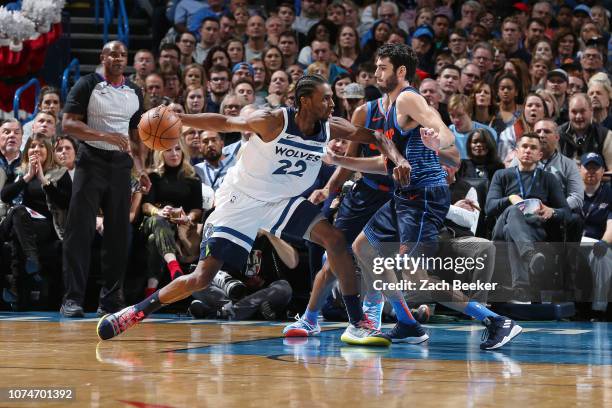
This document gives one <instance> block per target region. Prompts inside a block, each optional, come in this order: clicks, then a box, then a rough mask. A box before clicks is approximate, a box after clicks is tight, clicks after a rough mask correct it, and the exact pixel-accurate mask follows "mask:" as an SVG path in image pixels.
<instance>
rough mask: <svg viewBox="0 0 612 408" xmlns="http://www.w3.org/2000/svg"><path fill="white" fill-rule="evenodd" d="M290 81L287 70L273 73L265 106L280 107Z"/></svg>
mask: <svg viewBox="0 0 612 408" xmlns="http://www.w3.org/2000/svg"><path fill="white" fill-rule="evenodd" d="M290 83H291V77H290V76H289V74H287V73H286V72H285V71H276V72H274V73H273V74H272V79H270V85H269V86H268V96H267V97H266V104H265V105H264V108H270V109H276V108H280V107H281V106H282V104H283V100H284V98H285V95H286V94H287V89H288V88H289V84H290ZM245 105H249V104H245Z"/></svg>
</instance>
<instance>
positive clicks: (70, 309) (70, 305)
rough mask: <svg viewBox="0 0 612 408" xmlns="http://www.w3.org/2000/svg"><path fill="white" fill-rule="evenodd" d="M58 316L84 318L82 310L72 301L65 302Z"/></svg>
mask: <svg viewBox="0 0 612 408" xmlns="http://www.w3.org/2000/svg"><path fill="white" fill-rule="evenodd" d="M60 314H61V315H62V316H64V317H85V313H83V308H82V307H81V306H80V305H79V304H78V303H77V302H75V301H74V300H70V299H68V300H66V301H64V303H63V304H62V307H61V308H60Z"/></svg>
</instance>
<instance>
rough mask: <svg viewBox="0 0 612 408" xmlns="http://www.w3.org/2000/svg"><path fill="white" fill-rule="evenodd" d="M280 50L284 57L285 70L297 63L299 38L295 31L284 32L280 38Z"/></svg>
mask: <svg viewBox="0 0 612 408" xmlns="http://www.w3.org/2000/svg"><path fill="white" fill-rule="evenodd" d="M278 48H279V49H280V50H281V53H282V55H283V61H284V63H285V68H287V67H289V66H290V65H292V64H295V63H296V62H297V58H298V53H299V51H300V49H299V47H298V37H297V34H296V33H295V32H293V31H283V32H282V33H281V34H280V36H279V38H278Z"/></svg>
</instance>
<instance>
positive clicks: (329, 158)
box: [323, 151, 387, 174]
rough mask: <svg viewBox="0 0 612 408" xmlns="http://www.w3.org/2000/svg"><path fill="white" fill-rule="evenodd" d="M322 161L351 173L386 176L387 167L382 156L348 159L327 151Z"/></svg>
mask: <svg viewBox="0 0 612 408" xmlns="http://www.w3.org/2000/svg"><path fill="white" fill-rule="evenodd" d="M323 161H325V162H326V163H328V164H333V165H335V166H338V167H342V168H345V169H348V170H352V171H360V172H362V173H375V174H387V166H386V163H385V158H384V156H382V155H381V156H376V157H349V156H338V155H337V154H335V153H333V152H331V151H327V153H326V154H325V156H324V157H323Z"/></svg>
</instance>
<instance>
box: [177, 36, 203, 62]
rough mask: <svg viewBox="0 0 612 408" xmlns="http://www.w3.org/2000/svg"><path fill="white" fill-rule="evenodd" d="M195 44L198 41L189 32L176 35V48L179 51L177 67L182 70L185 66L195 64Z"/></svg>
mask: <svg viewBox="0 0 612 408" xmlns="http://www.w3.org/2000/svg"><path fill="white" fill-rule="evenodd" d="M197 43H198V40H197V38H196V36H195V35H194V34H193V33H191V32H189V31H185V32H184V33H180V34H178V35H177V38H176V46H177V47H178V49H179V50H180V56H179V65H180V66H181V68H183V69H184V68H185V67H186V66H187V65H191V64H193V63H194V62H195V61H194V59H193V54H194V52H195V47H196V44H197Z"/></svg>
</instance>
